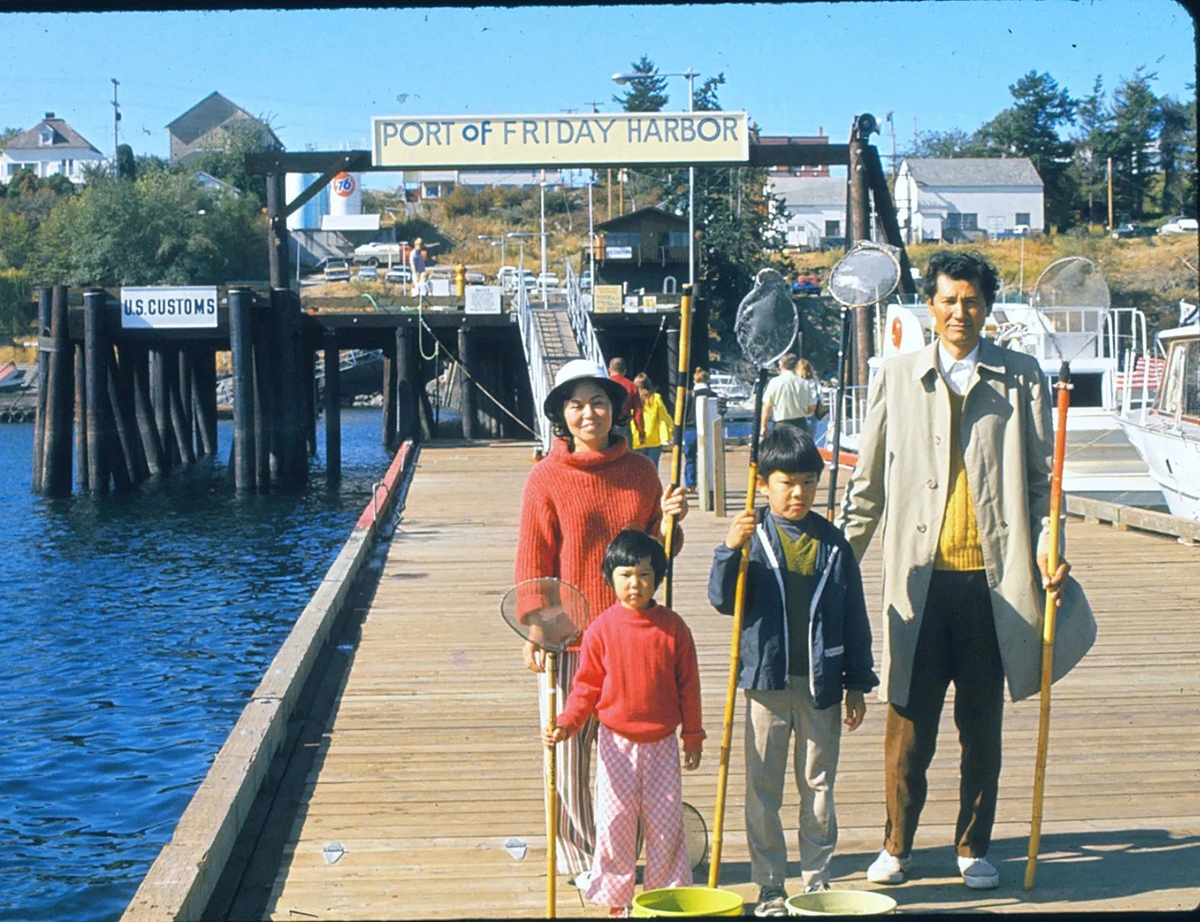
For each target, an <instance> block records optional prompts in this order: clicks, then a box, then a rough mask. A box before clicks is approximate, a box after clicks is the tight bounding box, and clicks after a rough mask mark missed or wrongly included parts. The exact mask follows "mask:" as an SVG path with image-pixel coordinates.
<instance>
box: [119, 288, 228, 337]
mask: <svg viewBox="0 0 1200 922" xmlns="http://www.w3.org/2000/svg"><path fill="white" fill-rule="evenodd" d="M216 326H217V288H216V286H215V285H212V286H208V287H191V288H173V287H172V288H168V287H155V288H122V289H121V327H122V329H126V330H174V329H184V328H200V329H205V328H207V329H215V328H216Z"/></svg>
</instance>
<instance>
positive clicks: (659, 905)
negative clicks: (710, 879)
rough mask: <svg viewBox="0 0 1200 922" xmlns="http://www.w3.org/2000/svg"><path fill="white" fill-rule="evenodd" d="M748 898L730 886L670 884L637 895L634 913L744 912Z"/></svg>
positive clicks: (681, 915) (679, 915)
mask: <svg viewBox="0 0 1200 922" xmlns="http://www.w3.org/2000/svg"><path fill="white" fill-rule="evenodd" d="M744 908H745V901H744V900H743V899H742V898H741V897H740V896H739V895H738V894H736V893H733V892H732V891H730V890H713V889H710V888H708V887H667V888H665V889H663V890H647V891H646V892H645V893H639V894H638V895H637V896H635V897H634V898H633V917H634V918H635V919H652V918H654V917H656V916H661V917H664V918H665V917H674V918H685V917H688V916H740V915H741V914H742V912H743V910H744Z"/></svg>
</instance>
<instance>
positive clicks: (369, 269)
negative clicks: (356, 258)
mask: <svg viewBox="0 0 1200 922" xmlns="http://www.w3.org/2000/svg"><path fill="white" fill-rule="evenodd" d="M358 278H359V280H360V281H363V282H377V281H379V270H378V269H376V268H375V267H374V266H371V265H366V266H359V267H358Z"/></svg>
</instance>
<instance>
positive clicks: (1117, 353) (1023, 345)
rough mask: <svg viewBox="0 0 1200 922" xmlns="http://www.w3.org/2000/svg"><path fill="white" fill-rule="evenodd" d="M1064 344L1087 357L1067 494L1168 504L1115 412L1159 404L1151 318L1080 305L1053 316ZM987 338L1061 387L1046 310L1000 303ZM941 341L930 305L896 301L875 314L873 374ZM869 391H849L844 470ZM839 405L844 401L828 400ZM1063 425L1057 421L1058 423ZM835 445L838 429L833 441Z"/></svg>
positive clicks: (1076, 370)
mask: <svg viewBox="0 0 1200 922" xmlns="http://www.w3.org/2000/svg"><path fill="white" fill-rule="evenodd" d="M1049 322H1051V323H1052V324H1053V325H1054V328H1055V335H1056V336H1057V338H1058V341H1059V343H1060V346H1062V344H1064V342H1067V343H1070V345H1068V346H1065V347H1064V348H1072V347H1073V346H1074V345H1075V343H1071V339H1072V338H1075V339H1076V340H1077V343H1078V346H1079V348H1080V351H1081V354H1077V355H1075V356H1074V357H1073V358H1072V360H1071V383H1072V389H1071V409H1070V412H1069V413H1068V414H1067V456H1066V463H1065V466H1064V470H1063V489H1064V490H1065V491H1067V492H1068V493H1076V494H1080V495H1086V496H1092V497H1095V498H1098V499H1105V500H1108V501H1110V502H1116V503H1121V504H1124V505H1137V506H1149V507H1154V506H1161V505H1162V504H1163V495H1162V493H1161V492H1160V487H1159V484H1158V482H1157V481H1156V479H1155V478H1153V477H1152V476H1151V475H1150V472H1149V471H1148V470H1147V465H1146V462H1145V461H1143V460H1142V457H1141V456H1140V455H1139V454H1138V452H1137V450H1136V449H1135V448H1134V446H1133V445H1132V444H1131V440H1130V439H1128V438H1126V436H1125V435H1124V434H1123V433H1122V431H1121V427H1120V426H1119V425H1117V423H1116V420H1115V419H1114V413H1115V412H1116V410H1117V408H1118V407H1119V406H1121V405H1122V402H1128V403H1130V404H1131V405H1132V406H1134V407H1135V408H1137V409H1140V408H1141V407H1142V406H1144V405H1149V404H1150V403H1153V401H1154V397H1155V390H1154V388H1153V386H1152V385H1153V384H1154V380H1153V377H1152V376H1147V375H1144V376H1142V377H1141V378H1140V379H1136V378H1135V377H1134V376H1133V374H1132V373H1128V374H1127V373H1125V372H1124V371H1123V370H1122V369H1124V368H1129V369H1132V368H1133V365H1134V356H1136V355H1141V354H1144V353H1145V351H1146V343H1147V332H1146V318H1145V315H1144V314H1143V313H1142V311H1140V310H1138V309H1136V308H1113V309H1105V308H1103V307H1075V308H1069V309H1062V310H1060V311H1058V312H1053V313H1051V314H1050V317H1049ZM984 335H985V336H987V337H988V338H989V339H992V340H993V341H995V342H997V343H998V344H1000V345H1002V346H1006V347H1008V348H1010V349H1016V350H1019V351H1021V352H1025V353H1028V354H1030V355H1033V356H1036V357H1037V359H1038V361H1039V363H1040V364H1041V366H1042V369H1043V370H1044V371H1045V372H1046V376H1047V377H1048V378H1049V379H1050V383H1051V384H1052V385H1053V384H1054V383H1055V382H1056V381H1057V380H1058V375H1059V368H1060V361H1059V355H1058V352H1057V350H1056V349H1055V345H1054V341H1053V338H1052V337H1051V335H1050V333H1049V331H1048V330H1047V328H1046V325H1045V322H1044V321H1043V319H1039V316H1038V312H1037V311H1036V309H1035V308H1033V307H1032V306H1030V305H1029V304H1028V303H1027V302H1025V301H1019V302H1017V301H1003V300H998V301H997V302H996V304H995V305H994V306H993V309H992V313H991V314H990V315H989V316H988V321H987V326H986V328H985V330H984ZM932 339H933V320H932V318H931V317H930V315H929V311H928V308H927V307H926V305H925V302H924V301H923V300H920V299H919V298H914V299H911V300H909V301H908V302H907V303H901V302H899V301H893V302H891V303H888V304H883V305H880V306H879V307H878V308H877V310H876V314H875V342H876V344H877V347H879V348H878V354H877V355H876V356H874V357H872V358H871V359H870V360H869V365H870V369H871V372H870V374H871V376H872V377H873V376H874V373H875V371H876V370H877V369H878V367H879V365H880V363H882V362H883V361H885V360H886V359H888V358H890V357H892V356H894V355H900V354H902V353H905V352H913V351H916V350H918V349H921V348H923V347H924V346H925V345H927V344H928V343H929V342H932ZM866 390H867V389H866V388H849V387H848V388H846V395H845V398H844V401H843V407H842V410H843V412H842V414H841V415H842V436H841V451H842V453H843V459H842V461H843V464H845V463H847V461H849V460H851V458H847V457H846V453H849V454H850V455H851V457H852V456H853V454H854V452H855V451H856V448H857V437H858V432H859V428H860V426H861V416H862V412H863V409H864V407H865V401H866ZM826 401H827V405H829V406H830V407H833V406H834V404H835V403H836V398H835V396H834V394H833V393H827V395H826ZM1055 425H1057V419H1056V420H1055ZM826 441H827V443H828V444H827V445H826V446H824V447H826V448H831V446H832V430H831V431H830V433H829V435H828V436H827V437H826Z"/></svg>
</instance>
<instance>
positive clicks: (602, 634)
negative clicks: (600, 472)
mask: <svg viewBox="0 0 1200 922" xmlns="http://www.w3.org/2000/svg"><path fill="white" fill-rule="evenodd" d="M666 571H667V555H666V554H665V553H664V552H663V549H662V546H661V545H659V544H658V543H657V542H656V541H655V540H654V539H653V538H651V537H650V536H649V535H647V534H646V533H645V532H642V531H637V530H633V529H631V530H629V531H623V532H621V533H620V534H619V535H617V537H616V538H614V539H613V542H612V544H610V545H609V546H608V552H607V553H606V554H605V557H604V577H605V580H606V582H608V583H609V585H611V586H612V587H613V589H615V590H616V594H617V597H618V599H619V601H618V602H617V603H616V604H615V605H612V606H611V607H609V608H607V609H605V610H604V611H603V612H602V613H601V614H600V616H599V617H598V618H596V621H595V623H593V624H592V626H591V627H589V628H588V630H587V633H586V634H585V635H584V638H583V648H582V651H581V653H580V660H579V670H578V671H577V672H576V673H575V683H574V685H573V686H572V688H571V694H570V697H569V698H568V699H567V703H566V704H565V705H564V706H563V709H562V714H561V715H560V716H559V722H558V726H557V727H556V728H555V729H554V730H553V731H551V730H549V729H546V730H543V731H542V742H543V744H544V745H545V746H546V747H547V748H549V747H550V746H553V745H555V744H556V743H561V742H562V741H563V740H565V739H568V738H570V737H571V735H572V734H574V733H576V732H578V730H579V729H580V727H582V726H583V723H584V721H586V720H588V719H590V718H591V717H592V715H593V714H595V715H596V717H598V718H599V721H600V738H599V752H600V760H599V766H598V768H597V770H596V806H597V809H598V812H599V817H600V818H599V822H598V823H597V839H596V854H595V857H594V859H593V861H592V871H591V874H590V876H589V879H588V882H587V884H586V886H585V887H584V896H586V897H587V898H588V899H589V900H591V901H592V902H594V903H599V904H600V905H602V906H608V907H609V914H610V915H626V914H627V910H628V908H629V906H630V904H631V903H632V902H633V889H634V880H635V876H636V872H637V853H638V849H637V824H638V820H639V819H640V820H641V821H642V825H643V828H644V829H645V833H646V842H647V845H646V873H645V876H644V879H643V884H644V886H645V889H647V890H658V889H662V888H665V887H687V886H690V885H691V883H692V868H691V863H690V862H689V861H688V854H687V844H686V842H685V838H684V830H683V791H682V781H681V778H680V774H679V743H678V741H677V740H676V738H675V730H676V728H678V727H682V728H683V767H684V768H686V769H687V770H688V771H693V770H695V769H696V768H698V767H699V766H700V755H701V749H702V747H703V742H704V728H703V726H702V723H703V722H702V719H701V707H700V667H699V665H698V663H697V661H696V644H695V642H694V641H693V640H692V632H691V631H689V630H688V626H687V624H685V623H684V620H683V619H682V618H680V617H679V615H677V614H676V613H675V612H673V611H671V610H670V609H669V608H664V607H663V606H661V605H659V604H657V603H656V602H655V601H654V590H655V589H656V588H657V587H658V584H659V583H660V582H661V581H662V578H663V576H664V575H665V573H666Z"/></svg>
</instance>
